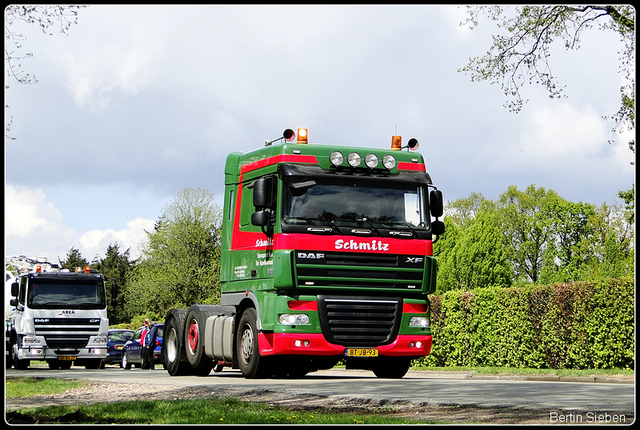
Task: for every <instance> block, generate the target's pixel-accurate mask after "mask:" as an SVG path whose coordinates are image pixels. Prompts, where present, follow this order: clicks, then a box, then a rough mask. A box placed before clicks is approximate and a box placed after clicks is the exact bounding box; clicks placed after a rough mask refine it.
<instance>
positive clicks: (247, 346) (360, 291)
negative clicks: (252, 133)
mask: <svg viewBox="0 0 640 430" xmlns="http://www.w3.org/2000/svg"><path fill="white" fill-rule="evenodd" d="M295 136H296V133H295V132H294V131H293V130H290V129H287V130H285V132H284V133H283V136H282V137H281V138H279V139H276V140H274V141H271V142H268V141H266V142H265V146H264V147H262V148H259V149H256V150H253V151H249V152H245V153H240V152H234V153H232V154H230V155H229V156H228V158H227V161H226V166H225V192H224V205H223V218H224V219H223V224H222V235H221V240H222V242H221V247H222V256H221V275H220V281H221V304H220V305H198V304H195V305H192V306H191V307H190V308H189V309H171V310H170V311H169V312H168V314H167V316H166V319H165V328H164V346H163V362H164V365H165V368H166V369H167V370H168V372H169V373H170V374H171V375H182V374H196V375H208V374H209V373H210V372H211V370H212V369H214V371H219V370H221V369H222V367H223V366H225V365H227V366H232V367H233V368H239V369H240V370H241V372H242V374H243V375H244V376H245V377H246V378H257V377H268V376H272V375H277V376H301V375H305V374H307V373H308V372H311V371H314V370H319V369H329V368H331V367H333V366H335V365H336V364H337V363H338V362H340V361H342V362H344V363H345V365H346V367H347V369H349V368H357V369H368V370H372V371H373V372H374V373H375V375H376V376H378V377H387V378H401V377H402V376H404V375H405V374H406V372H407V370H408V369H409V367H410V363H411V360H412V359H415V358H419V357H422V356H426V355H428V354H429V352H430V350H431V339H432V338H431V329H430V313H429V304H430V303H429V299H428V294H429V293H433V292H434V291H435V285H436V260H435V259H434V257H433V247H432V245H433V243H434V242H435V241H436V240H437V239H438V237H439V236H440V235H442V234H443V233H444V224H443V222H442V221H440V220H438V218H439V217H441V216H442V212H443V199H442V193H441V191H440V190H438V189H437V188H436V187H435V186H434V185H433V183H432V181H431V177H430V176H429V174H428V173H427V171H426V165H425V161H424V158H423V157H422V155H420V154H418V153H415V152H411V151H409V150H410V149H411V150H413V149H417V146H418V142H417V140H416V139H410V140H409V142H408V145H407V146H406V147H404V148H403V147H402V144H401V141H402V138H401V137H400V136H393V137H392V145H391V148H390V149H375V148H362V147H347V146H329V145H320V144H309V143H308V142H307V130H306V129H298V133H297V141H296V142H293V140H294V139H295ZM404 149H406V150H404Z"/></svg>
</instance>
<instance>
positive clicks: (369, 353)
mask: <svg viewBox="0 0 640 430" xmlns="http://www.w3.org/2000/svg"><path fill="white" fill-rule="evenodd" d="M344 356H345V357H377V356H378V350H377V349H376V348H347V349H346V350H345V351H344Z"/></svg>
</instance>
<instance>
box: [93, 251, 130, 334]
mask: <svg viewBox="0 0 640 430" xmlns="http://www.w3.org/2000/svg"><path fill="white" fill-rule="evenodd" d="M129 251H130V250H129V249H127V250H126V251H124V252H123V253H121V252H120V246H119V245H118V244H117V243H116V244H114V245H112V244H109V246H108V247H107V252H106V253H105V256H104V258H102V259H99V260H98V261H96V262H95V264H93V267H94V268H95V269H96V271H98V272H100V273H102V274H103V275H104V276H105V278H106V280H107V304H108V307H107V310H108V314H109V324H110V325H114V324H119V323H122V322H128V321H129V320H130V319H131V317H132V315H127V314H126V313H125V309H124V306H123V304H124V294H125V291H126V290H127V286H128V277H129V273H130V272H131V270H132V268H133V265H134V262H133V261H131V260H130V258H131V257H130V255H129ZM112 285H115V286H116V291H117V293H116V294H117V295H116V297H112V295H111V294H112V289H111V286H112ZM112 299H115V302H116V305H115V306H112V304H111V302H112Z"/></svg>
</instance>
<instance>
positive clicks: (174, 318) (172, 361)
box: [162, 309, 191, 376]
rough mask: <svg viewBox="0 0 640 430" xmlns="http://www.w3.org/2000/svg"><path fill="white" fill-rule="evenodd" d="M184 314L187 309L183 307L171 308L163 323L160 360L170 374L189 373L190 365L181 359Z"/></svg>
mask: <svg viewBox="0 0 640 430" xmlns="http://www.w3.org/2000/svg"><path fill="white" fill-rule="evenodd" d="M186 315H187V311H186V310H185V309H171V310H170V311H169V315H167V318H166V320H165V323H164V337H163V339H162V357H163V360H162V361H163V363H164V365H165V367H166V369H167V372H169V375H171V376H182V375H189V374H190V373H191V366H190V365H189V363H188V362H187V361H183V358H184V347H183V343H182V339H183V337H184V327H183V326H182V321H183V320H184V319H185V317H186Z"/></svg>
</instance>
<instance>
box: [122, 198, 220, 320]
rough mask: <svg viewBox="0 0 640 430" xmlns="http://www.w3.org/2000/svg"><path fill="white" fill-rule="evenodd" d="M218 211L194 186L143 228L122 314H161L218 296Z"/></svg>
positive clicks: (217, 207) (208, 300) (213, 299)
mask: <svg viewBox="0 0 640 430" xmlns="http://www.w3.org/2000/svg"><path fill="white" fill-rule="evenodd" d="M220 229H221V209H220V208H219V206H217V205H216V204H215V203H214V195H213V194H211V193H210V192H208V191H206V190H202V189H199V188H196V189H191V188H187V189H184V190H183V191H181V192H180V193H179V194H178V195H177V196H176V198H175V200H174V201H173V202H172V203H171V204H169V205H168V206H167V207H165V209H164V213H163V214H162V216H161V217H160V218H159V220H158V222H157V223H156V226H155V228H154V230H153V231H151V232H147V241H146V243H145V244H144V247H143V249H142V253H143V255H142V257H141V259H140V262H139V263H138V264H137V265H136V267H135V269H134V270H133V272H132V273H131V279H130V284H129V286H128V289H127V292H126V307H127V312H128V313H129V314H131V315H136V314H140V313H143V312H149V311H152V312H159V313H164V312H166V311H167V310H168V309H169V308H172V307H188V306H190V305H192V304H194V303H219V300H220Z"/></svg>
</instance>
